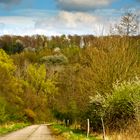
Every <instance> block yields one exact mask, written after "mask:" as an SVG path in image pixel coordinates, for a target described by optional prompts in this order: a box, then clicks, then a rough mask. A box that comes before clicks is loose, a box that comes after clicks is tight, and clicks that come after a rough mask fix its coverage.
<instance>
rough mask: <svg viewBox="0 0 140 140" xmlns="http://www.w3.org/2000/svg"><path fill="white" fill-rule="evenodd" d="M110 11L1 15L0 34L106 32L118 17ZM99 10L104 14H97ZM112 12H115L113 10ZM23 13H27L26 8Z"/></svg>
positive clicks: (96, 33) (40, 12) (95, 33)
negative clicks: (113, 15)
mask: <svg viewBox="0 0 140 140" xmlns="http://www.w3.org/2000/svg"><path fill="white" fill-rule="evenodd" d="M27 11H28V10H27ZM112 11H113V10H111V11H110V10H108V11H107V10H105V11H99V10H98V11H97V10H96V11H94V13H89V12H70V11H69V12H68V11H59V12H56V13H51V14H50V15H49V14H46V16H45V13H47V11H44V10H43V11H40V10H39V11H38V12H39V13H38V12H37V10H36V13H38V14H36V15H37V16H34V15H33V13H34V11H30V14H29V15H28V16H3V17H0V23H1V26H0V27H1V29H0V30H1V33H0V34H14V35H32V34H44V35H60V34H94V35H102V34H107V33H108V29H109V26H110V23H112V22H113V21H114V18H118V17H113V18H112V16H111V15H110V12H112ZM100 12H101V13H102V12H103V13H104V14H103V15H102V14H100V15H99V13H100ZM113 12H114V13H115V11H113ZM24 13H27V12H26V10H25V12H24ZM105 13H106V14H105ZM23 15H24V14H23ZM32 15H33V16H32ZM115 20H116V19H115ZM3 25H4V26H3ZM2 27H4V28H2Z"/></svg>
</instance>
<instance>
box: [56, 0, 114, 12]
mask: <svg viewBox="0 0 140 140" xmlns="http://www.w3.org/2000/svg"><path fill="white" fill-rule="evenodd" d="M56 1H57V4H58V6H59V7H60V8H61V9H63V10H68V11H72V10H78V11H83V10H93V9H95V8H99V7H104V6H108V5H109V4H111V3H112V1H114V0H56Z"/></svg>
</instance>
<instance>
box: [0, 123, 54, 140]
mask: <svg viewBox="0 0 140 140" xmlns="http://www.w3.org/2000/svg"><path fill="white" fill-rule="evenodd" d="M0 140H55V139H54V138H53V136H52V135H51V132H50V130H49V129H48V127H47V125H44V124H43V125H32V126H28V127H26V128H23V129H21V130H18V131H15V132H12V133H10V134H8V135H5V136H3V137H0Z"/></svg>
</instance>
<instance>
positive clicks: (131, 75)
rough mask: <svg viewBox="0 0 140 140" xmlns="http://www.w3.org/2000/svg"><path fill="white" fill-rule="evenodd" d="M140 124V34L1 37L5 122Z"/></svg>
mask: <svg viewBox="0 0 140 140" xmlns="http://www.w3.org/2000/svg"><path fill="white" fill-rule="evenodd" d="M101 118H102V119H103V121H104V125H105V128H106V130H108V131H109V132H115V131H123V130H126V129H129V128H131V129H133V130H134V131H135V132H136V135H139V130H140V127H139V124H140V36H139V35H135V36H131V35H128V34H126V35H123V36H122V35H109V36H100V37H97V36H93V35H83V36H79V35H73V36H72V35H62V36H51V37H47V36H44V35H33V36H10V35H4V36H1V37H0V123H1V124H3V123H6V122H10V121H13V122H30V123H43V122H53V121H60V122H64V121H65V122H66V125H75V126H76V127H80V129H83V130H85V128H86V123H87V122H86V121H87V119H89V120H90V127H91V131H94V132H101V131H102V122H101ZM67 120H69V122H67Z"/></svg>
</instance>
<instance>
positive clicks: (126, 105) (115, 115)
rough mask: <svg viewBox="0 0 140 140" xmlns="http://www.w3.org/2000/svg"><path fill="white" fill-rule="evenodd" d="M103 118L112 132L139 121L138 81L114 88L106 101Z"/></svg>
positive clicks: (139, 96)
mask: <svg viewBox="0 0 140 140" xmlns="http://www.w3.org/2000/svg"><path fill="white" fill-rule="evenodd" d="M106 103H107V106H106V112H105V118H106V123H107V126H108V127H109V128H110V129H111V130H113V129H116V130H120V129H123V128H126V127H127V126H128V125H130V124H131V123H134V122H135V121H138V120H139V112H140V110H139V107H140V81H139V80H138V81H136V82H135V81H134V82H126V83H122V84H121V85H119V86H115V89H114V91H113V94H112V96H110V97H109V98H108V99H107V101H106Z"/></svg>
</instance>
